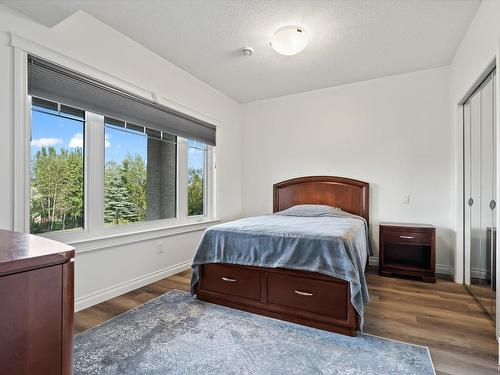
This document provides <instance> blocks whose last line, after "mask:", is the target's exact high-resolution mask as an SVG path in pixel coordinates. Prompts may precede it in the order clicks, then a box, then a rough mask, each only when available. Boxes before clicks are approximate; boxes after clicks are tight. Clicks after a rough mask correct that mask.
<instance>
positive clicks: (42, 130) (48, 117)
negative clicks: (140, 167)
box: [31, 110, 204, 169]
mask: <svg viewBox="0 0 500 375" xmlns="http://www.w3.org/2000/svg"><path fill="white" fill-rule="evenodd" d="M83 124H84V123H83V121H79V120H76V119H70V118H64V117H60V116H56V115H53V114H49V113H45V112H39V111H35V110H34V111H32V125H31V128H32V129H31V156H32V158H33V156H34V155H35V154H36V152H37V151H39V150H40V149H41V147H42V146H45V147H49V146H53V147H55V149H56V150H58V151H59V150H60V149H61V148H65V149H67V150H71V149H74V148H76V147H82V146H83V143H84V140H83V134H84V127H83ZM188 145H192V146H197V144H196V142H193V141H190V142H189V144H188ZM105 148H106V149H105V158H106V162H108V161H111V160H114V161H116V162H117V163H121V161H122V160H123V159H124V158H125V157H126V156H127V153H130V154H131V155H132V156H134V155H136V154H139V155H140V156H141V157H142V158H143V159H144V160H146V159H147V138H146V137H145V136H143V135H140V134H139V135H138V134H133V133H129V132H126V131H123V130H118V129H114V128H112V127H106V131H105ZM203 154H204V153H203V151H201V150H198V149H196V148H193V147H189V148H188V166H189V167H190V168H195V169H201V168H202V167H203Z"/></svg>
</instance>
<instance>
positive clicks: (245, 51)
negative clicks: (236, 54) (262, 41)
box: [240, 47, 253, 56]
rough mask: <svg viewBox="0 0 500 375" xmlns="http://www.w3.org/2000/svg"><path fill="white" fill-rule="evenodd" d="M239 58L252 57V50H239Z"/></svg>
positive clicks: (247, 48)
mask: <svg viewBox="0 0 500 375" xmlns="http://www.w3.org/2000/svg"><path fill="white" fill-rule="evenodd" d="M240 52H241V56H252V55H253V48H252V47H243V48H242V49H241V50H240Z"/></svg>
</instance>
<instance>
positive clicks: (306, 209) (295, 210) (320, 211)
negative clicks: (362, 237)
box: [276, 204, 342, 216]
mask: <svg viewBox="0 0 500 375" xmlns="http://www.w3.org/2000/svg"><path fill="white" fill-rule="evenodd" d="M340 212H342V210H341V209H340V208H337V207H332V206H327V205H325V204H299V205H296V206H292V207H290V208H287V209H286V210H283V211H279V212H276V214H277V215H284V216H328V215H332V214H333V215H338V214H339V213H340Z"/></svg>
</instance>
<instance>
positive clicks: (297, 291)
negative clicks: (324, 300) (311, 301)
mask: <svg viewBox="0 0 500 375" xmlns="http://www.w3.org/2000/svg"><path fill="white" fill-rule="evenodd" d="M294 292H295V294H298V295H300V296H306V297H311V296H312V295H313V294H312V293H309V292H303V291H302V290H294Z"/></svg>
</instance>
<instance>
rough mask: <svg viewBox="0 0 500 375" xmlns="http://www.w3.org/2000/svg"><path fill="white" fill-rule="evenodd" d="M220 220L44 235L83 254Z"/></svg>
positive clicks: (200, 226)
mask: <svg viewBox="0 0 500 375" xmlns="http://www.w3.org/2000/svg"><path fill="white" fill-rule="evenodd" d="M218 222H220V220H218V219H205V220H199V221H189V222H186V223H182V224H177V225H173V226H167V227H160V228H149V229H136V228H134V229H135V230H131V231H129V232H120V233H113V234H103V235H101V236H98V237H90V238H78V239H74V240H71V239H70V238H67V237H66V235H67V234H68V233H65V234H64V235H65V236H64V237H65V238H62V236H59V235H58V233H52V234H45V235H42V236H43V237H46V238H50V239H52V240H55V241H60V242H64V243H67V244H68V245H71V246H74V247H75V249H76V254H82V253H87V252H91V251H97V250H101V249H105V248H109V247H114V246H120V245H126V244H131V243H136V242H141V241H147V240H154V239H156V238H162V237H171V236H177V235H181V234H185V233H191V232H198V231H201V230H205V229H206V228H208V227H210V226H212V225H214V224H216V223H218ZM81 232H83V231H81ZM81 232H80V233H81ZM61 234H62V233H61Z"/></svg>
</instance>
